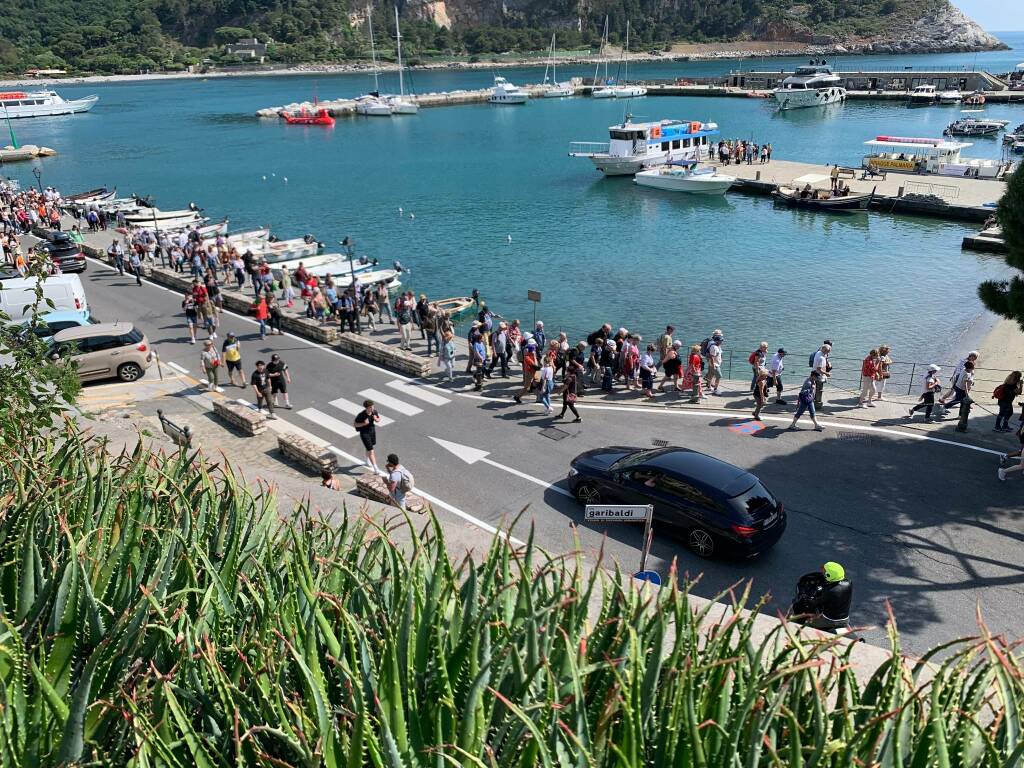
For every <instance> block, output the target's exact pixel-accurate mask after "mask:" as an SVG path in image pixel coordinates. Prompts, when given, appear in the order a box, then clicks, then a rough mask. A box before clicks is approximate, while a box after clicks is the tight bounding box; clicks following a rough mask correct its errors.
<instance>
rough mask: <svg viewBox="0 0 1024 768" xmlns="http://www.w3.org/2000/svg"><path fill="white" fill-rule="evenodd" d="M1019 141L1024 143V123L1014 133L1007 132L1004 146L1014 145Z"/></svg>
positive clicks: (1004, 136)
mask: <svg viewBox="0 0 1024 768" xmlns="http://www.w3.org/2000/svg"><path fill="white" fill-rule="evenodd" d="M1018 141H1024V123H1021V124H1020V125H1018V126H1017V127H1016V128H1014V129H1013V130H1012V131H1007V132H1006V133H1004V134H1003V143H1004V144H1014V143H1016V142H1018Z"/></svg>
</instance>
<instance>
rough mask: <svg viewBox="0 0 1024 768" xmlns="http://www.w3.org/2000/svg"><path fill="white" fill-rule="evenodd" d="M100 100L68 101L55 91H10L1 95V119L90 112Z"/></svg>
mask: <svg viewBox="0 0 1024 768" xmlns="http://www.w3.org/2000/svg"><path fill="white" fill-rule="evenodd" d="M99 100H100V97H99V96H86V97H85V98H84V99H74V100H72V101H67V100H65V99H63V98H61V97H60V96H59V95H58V94H57V93H56V92H55V91H33V92H31V93H25V92H24V91H8V92H6V93H0V117H5V118H7V117H10V118H15V117H48V116H50V115H73V114H76V113H78V112H88V111H89V110H90V109H92V108H93V105H94V104H95V103H96V102H97V101H99Z"/></svg>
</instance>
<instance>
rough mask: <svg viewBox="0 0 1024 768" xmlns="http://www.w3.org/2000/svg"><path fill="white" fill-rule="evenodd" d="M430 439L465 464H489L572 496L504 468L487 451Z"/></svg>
mask: <svg viewBox="0 0 1024 768" xmlns="http://www.w3.org/2000/svg"><path fill="white" fill-rule="evenodd" d="M430 439H431V440H433V441H434V442H435V443H437V444H438V445H440V446H441V447H442V448H444V449H445V450H446V451H448V452H449V453H454V454H455V455H456V456H458V457H459V458H460V459H462V460H463V461H464V462H466V463H467V464H476V463H477V462H478V461H479V462H483V463H484V464H489V465H490V466H492V467H495V468H496V469H500V470H502V471H504V472H508V473H509V474H512V475H515V476H516V477H521V478H523V480H529V481H530V482H531V483H533V484H534V485H539V486H541V487H542V488H548V489H550V490H552V491H554V492H555V493H560V494H562V495H563V496H568V497H569V498H570V499H571V498H573V495H572V494H571V493H569V491H567V490H565V488H559V487H558V486H557V485H552V484H551V483H546V482H544V481H543V480H538V479H537V478H536V477H534V476H533V475H528V474H526V473H525V472H520V471H519V470H518V469H513V468H512V467H506V466H505V465H504V464H499V463H498V462H496V461H494V460H493V459H489V458H487V457H488V456H489V455H490V454H489V453H488V452H487V451H481V450H480V449H479V448H471V447H470V446H468V445H460V444H459V443H453V442H451V441H450V440H442V439H441V438H439V437H432V438H430Z"/></svg>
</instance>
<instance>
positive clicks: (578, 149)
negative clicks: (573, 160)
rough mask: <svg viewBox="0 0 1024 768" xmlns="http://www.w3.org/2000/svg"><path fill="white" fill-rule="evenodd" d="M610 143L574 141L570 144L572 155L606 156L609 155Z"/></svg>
mask: <svg viewBox="0 0 1024 768" xmlns="http://www.w3.org/2000/svg"><path fill="white" fill-rule="evenodd" d="M608 147H609V142H607V141H573V142H570V143H569V154H570V155H606V154H608Z"/></svg>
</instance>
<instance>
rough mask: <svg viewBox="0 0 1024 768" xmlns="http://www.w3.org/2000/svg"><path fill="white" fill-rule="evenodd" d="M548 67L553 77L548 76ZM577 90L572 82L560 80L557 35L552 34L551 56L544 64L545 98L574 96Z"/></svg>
mask: <svg viewBox="0 0 1024 768" xmlns="http://www.w3.org/2000/svg"><path fill="white" fill-rule="evenodd" d="M548 69H550V70H551V77H550V79H549V78H548ZM574 93H576V91H575V90H574V89H573V87H572V83H569V82H565V83H560V82H558V72H557V64H556V59H555V36H554V34H552V35H551V56H550V57H549V58H548V62H547V64H545V65H544V98H545V99H559V98H562V97H564V96H572V95H573V94H574Z"/></svg>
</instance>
